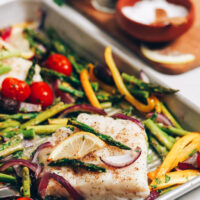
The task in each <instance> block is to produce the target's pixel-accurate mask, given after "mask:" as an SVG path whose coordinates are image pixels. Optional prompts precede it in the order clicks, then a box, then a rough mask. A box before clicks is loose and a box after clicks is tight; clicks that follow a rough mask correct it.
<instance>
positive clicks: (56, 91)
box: [52, 79, 75, 104]
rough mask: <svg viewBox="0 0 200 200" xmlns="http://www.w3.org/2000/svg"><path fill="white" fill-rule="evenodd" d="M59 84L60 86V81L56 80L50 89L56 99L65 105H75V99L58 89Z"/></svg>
mask: <svg viewBox="0 0 200 200" xmlns="http://www.w3.org/2000/svg"><path fill="white" fill-rule="evenodd" d="M60 84H61V81H60V80H58V79H57V80H56V81H55V82H54V83H53V84H52V89H53V91H54V95H55V96H56V97H60V99H61V101H62V102H64V103H66V104H70V103H75V99H74V98H73V97H72V96H71V95H70V94H68V93H66V92H63V91H61V90H60V89H58V85H60Z"/></svg>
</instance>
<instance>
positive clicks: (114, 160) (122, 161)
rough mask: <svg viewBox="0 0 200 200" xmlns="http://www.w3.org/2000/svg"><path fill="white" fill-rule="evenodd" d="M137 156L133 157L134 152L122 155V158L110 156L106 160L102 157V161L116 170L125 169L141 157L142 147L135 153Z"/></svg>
mask: <svg viewBox="0 0 200 200" xmlns="http://www.w3.org/2000/svg"><path fill="white" fill-rule="evenodd" d="M134 153H135V155H133V151H131V153H128V154H124V155H120V156H109V157H106V158H102V157H100V160H101V161H102V162H103V163H104V164H105V165H108V166H110V167H114V168H124V167H128V166H129V165H131V164H133V163H134V162H135V161H136V160H137V159H138V158H139V157H140V155H141V153H142V150H141V148H140V147H137V148H136V149H135V151H134Z"/></svg>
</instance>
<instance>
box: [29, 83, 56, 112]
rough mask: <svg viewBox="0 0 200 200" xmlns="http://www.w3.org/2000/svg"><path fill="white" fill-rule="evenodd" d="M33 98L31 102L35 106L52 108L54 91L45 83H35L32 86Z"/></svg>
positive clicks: (31, 97)
mask: <svg viewBox="0 0 200 200" xmlns="http://www.w3.org/2000/svg"><path fill="white" fill-rule="evenodd" d="M30 88H31V96H30V98H29V99H30V101H31V102H32V103H35V104H41V105H42V107H43V108H46V107H48V106H50V105H51V104H52V103H53V99H54V97H53V91H52V89H51V87H50V86H49V85H48V84H47V83H45V82H43V81H40V82H34V83H32V84H31V86H30Z"/></svg>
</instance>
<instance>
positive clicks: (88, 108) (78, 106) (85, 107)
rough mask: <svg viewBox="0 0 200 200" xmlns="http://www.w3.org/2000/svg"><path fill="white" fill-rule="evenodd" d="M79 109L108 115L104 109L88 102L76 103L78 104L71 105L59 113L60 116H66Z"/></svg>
mask: <svg viewBox="0 0 200 200" xmlns="http://www.w3.org/2000/svg"><path fill="white" fill-rule="evenodd" d="M77 111H84V112H90V113H95V114H99V115H107V113H106V112H105V111H104V110H101V109H99V108H96V107H93V106H90V105H86V104H76V105H73V106H70V107H68V108H67V109H66V110H64V111H63V112H62V113H61V114H60V115H59V118H62V117H64V116H65V115H66V114H68V113H71V112H77Z"/></svg>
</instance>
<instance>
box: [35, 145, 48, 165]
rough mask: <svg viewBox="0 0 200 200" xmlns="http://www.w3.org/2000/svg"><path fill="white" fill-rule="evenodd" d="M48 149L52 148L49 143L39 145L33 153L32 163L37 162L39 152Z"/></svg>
mask: <svg viewBox="0 0 200 200" xmlns="http://www.w3.org/2000/svg"><path fill="white" fill-rule="evenodd" d="M49 147H52V144H51V142H45V143H43V144H41V145H39V146H38V147H37V148H36V149H35V151H34V152H33V154H32V155H33V157H32V163H36V162H37V157H38V154H39V152H40V151H41V150H42V149H45V148H49Z"/></svg>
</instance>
